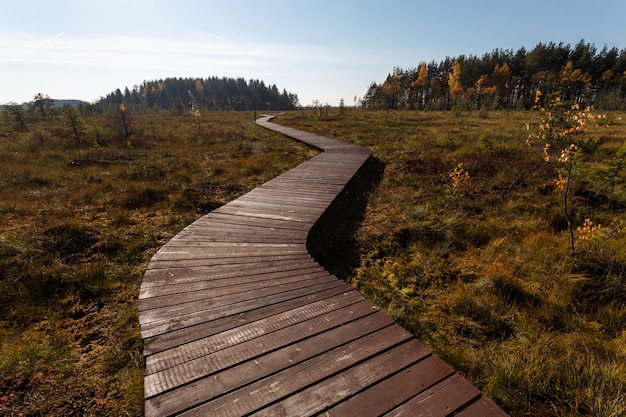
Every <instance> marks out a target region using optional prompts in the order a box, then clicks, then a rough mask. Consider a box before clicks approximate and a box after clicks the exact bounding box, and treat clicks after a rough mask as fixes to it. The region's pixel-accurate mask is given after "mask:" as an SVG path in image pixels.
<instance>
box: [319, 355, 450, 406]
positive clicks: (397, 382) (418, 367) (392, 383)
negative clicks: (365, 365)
mask: <svg viewBox="0 0 626 417" xmlns="http://www.w3.org/2000/svg"><path fill="white" fill-rule="evenodd" d="M453 373H454V370H453V369H452V368H450V367H449V366H448V365H446V364H445V363H444V362H443V361H442V360H440V359H439V358H437V357H434V356H428V357H426V358H425V359H424V360H422V361H419V362H417V363H415V364H413V365H412V366H410V367H408V368H405V369H403V370H402V371H401V372H398V373H396V374H393V375H392V376H391V377H389V378H388V379H385V380H383V381H382V382H380V383H378V384H375V385H372V386H371V387H369V388H367V389H365V390H363V391H361V392H359V393H358V395H355V396H353V397H351V398H350V399H348V400H347V401H344V402H342V403H339V404H338V405H337V406H335V407H333V408H330V409H328V410H326V412H325V415H326V416H328V417H362V416H368V415H373V416H374V415H375V416H380V415H383V414H385V413H387V412H389V411H391V410H393V409H394V408H396V407H397V406H398V404H403V403H405V402H406V401H408V400H410V399H411V398H413V397H414V396H416V395H418V394H420V393H422V392H424V391H425V390H426V389H428V388H430V387H432V386H433V385H435V384H437V383H438V382H440V381H441V380H443V379H445V378H448V377H450V376H451V375H452V374H453Z"/></svg>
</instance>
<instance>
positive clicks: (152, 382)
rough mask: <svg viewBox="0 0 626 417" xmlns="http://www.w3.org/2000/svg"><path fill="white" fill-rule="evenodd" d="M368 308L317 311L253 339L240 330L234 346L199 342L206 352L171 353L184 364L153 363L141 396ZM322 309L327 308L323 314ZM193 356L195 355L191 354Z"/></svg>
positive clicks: (341, 321) (286, 342)
mask: <svg viewBox="0 0 626 417" xmlns="http://www.w3.org/2000/svg"><path fill="white" fill-rule="evenodd" d="M369 307H370V306H369V304H368V303H365V302H360V303H357V304H356V305H350V306H348V307H344V308H341V309H339V310H332V311H329V312H327V313H326V314H322V312H319V313H318V315H317V316H314V317H311V318H305V319H303V320H301V321H297V322H294V323H292V325H289V326H287V327H281V328H278V329H276V330H272V328H267V329H265V328H263V329H262V330H257V332H256V333H255V334H254V336H252V335H248V334H247V333H246V332H245V330H242V334H243V335H247V336H248V337H249V339H245V338H243V337H242V338H241V340H237V343H236V344H234V345H228V346H224V345H220V346H219V347H218V346H215V345H211V341H210V340H209V339H208V338H207V339H202V340H200V341H198V343H200V344H204V345H205V346H206V345H211V351H210V352H208V353H200V352H190V350H189V349H185V352H184V353H183V354H182V355H181V353H180V352H174V354H173V356H172V357H171V358H174V359H177V358H179V357H181V356H185V359H186V361H185V362H182V363H174V362H168V363H164V362H163V361H159V362H155V363H154V365H155V366H154V368H157V365H161V367H158V369H159V370H158V371H155V372H153V373H151V374H148V375H146V378H145V383H146V393H145V395H146V397H148V398H149V397H152V396H154V395H157V394H160V393H162V392H164V391H169V390H171V389H174V388H176V387H178V386H181V385H185V384H188V383H190V382H192V381H195V380H198V379H201V378H206V377H208V376H210V375H213V374H215V373H217V372H220V371H223V370H224V369H227V368H230V367H232V366H234V365H236V364H238V363H241V362H245V361H248V360H251V359H254V358H259V357H261V356H265V355H267V354H268V353H269V352H272V351H275V350H277V349H280V348H282V347H285V346H289V345H291V344H293V343H297V342H299V341H302V340H304V339H307V338H309V337H313V336H315V335H317V334H320V333H323V332H324V331H327V330H329V329H332V328H335V327H338V326H341V325H343V324H345V323H347V322H350V321H353V320H355V319H358V318H362V317H364V316H367V315H369V314H373V313H372V310H371V308H369ZM326 310H328V309H325V310H324V311H326ZM268 320H269V319H268ZM268 320H266V321H268ZM260 325H261V326H262V325H263V324H262V323H260ZM233 332H237V333H236V336H237V337H239V336H241V334H240V333H238V329H233ZM221 336H222V335H221V334H220V335H217V337H216V338H220V337H221ZM224 337H225V338H228V337H229V335H228V334H226V335H224ZM220 341H221V340H220ZM193 348H194V347H193V346H190V349H193ZM213 349H215V350H213ZM193 353H196V354H195V355H193ZM187 354H190V356H189V358H187V357H186V356H187ZM151 358H154V356H150V357H148V359H151ZM161 368H162V369H161Z"/></svg>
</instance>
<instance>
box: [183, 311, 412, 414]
mask: <svg viewBox="0 0 626 417" xmlns="http://www.w3.org/2000/svg"><path fill="white" fill-rule="evenodd" d="M376 315H379V314H376ZM380 315H382V314H380ZM410 338H411V336H410V335H409V334H408V333H407V332H406V331H405V330H403V329H402V328H400V327H399V326H389V327H385V328H383V329H381V330H379V331H377V332H374V333H370V334H368V335H367V336H365V337H362V338H359V339H356V340H354V341H352V342H349V343H347V344H344V345H342V346H339V347H337V348H335V349H332V350H330V351H327V352H325V353H324V354H323V355H318V356H315V357H313V358H311V359H309V360H307V361H304V362H301V363H298V364H297V365H294V366H291V367H289V368H287V369H285V370H282V371H280V372H277V373H275V374H272V375H271V376H269V377H266V378H263V379H260V380H258V381H256V382H253V383H251V384H248V385H246V386H244V387H243V388H241V389H238V390H235V391H232V392H229V393H228V394H226V395H223V396H221V397H219V398H217V399H215V400H213V401H209V402H206V403H204V404H202V405H201V406H199V407H197V409H195V410H193V411H191V410H190V411H188V412H185V413H181V414H180V415H181V416H186V415H198V414H197V413H200V415H211V416H232V417H235V416H243V415H247V414H250V413H252V412H255V411H257V410H259V409H261V408H263V407H265V406H266V405H267V404H271V403H274V402H276V401H279V400H280V399H281V398H285V397H288V396H290V395H293V394H294V393H296V392H299V391H300V390H302V389H303V388H306V387H307V386H309V385H312V384H315V383H317V382H319V381H322V380H324V379H326V378H328V377H329V376H331V375H333V374H335V373H337V372H341V371H343V370H345V369H348V368H350V367H352V366H354V365H355V364H357V363H359V362H361V361H363V360H365V359H368V358H370V357H373V356H376V355H378V354H380V353H382V352H384V351H386V350H387V349H389V348H391V347H393V346H395V345H397V344H400V343H403V342H405V341H407V340H409V339H410ZM240 378H241V376H240Z"/></svg>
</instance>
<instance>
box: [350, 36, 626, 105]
mask: <svg viewBox="0 0 626 417" xmlns="http://www.w3.org/2000/svg"><path fill="white" fill-rule="evenodd" d="M538 91H541V92H542V93H544V94H543V97H546V96H548V95H549V94H551V93H559V94H560V95H561V97H562V98H563V99H564V100H572V101H576V102H577V103H579V104H581V105H582V106H590V105H592V106H594V107H596V108H599V109H604V110H615V109H620V110H623V109H626V49H622V50H621V51H620V50H618V49H617V48H615V47H613V48H608V47H607V46H604V48H602V49H601V50H598V48H596V47H595V45H593V44H589V43H586V42H585V41H584V40H581V41H580V42H579V43H578V44H576V45H575V46H573V47H572V46H571V45H569V44H567V45H565V44H563V43H559V44H555V43H548V44H545V43H539V44H538V45H537V46H535V47H534V48H533V49H532V50H530V51H527V50H526V49H525V48H521V49H519V50H517V51H513V50H503V49H497V50H494V51H493V52H491V53H486V54H484V55H483V56H482V57H478V56H474V55H468V56H466V55H461V56H459V57H456V58H450V57H447V58H446V59H444V60H442V61H441V62H438V63H437V62H435V61H431V62H430V63H426V62H422V63H420V64H419V66H418V67H417V68H410V69H406V70H405V69H401V68H394V70H393V72H392V73H390V74H389V75H388V76H387V78H386V80H385V81H384V82H383V83H376V82H373V83H372V84H371V85H370V86H369V88H368V90H367V93H366V94H365V96H364V98H363V100H362V105H363V106H364V107H366V108H369V109H374V110H383V109H417V110H450V109H452V108H466V109H481V108H505V109H530V108H532V107H533V106H534V105H535V97H536V94H537V92H538Z"/></svg>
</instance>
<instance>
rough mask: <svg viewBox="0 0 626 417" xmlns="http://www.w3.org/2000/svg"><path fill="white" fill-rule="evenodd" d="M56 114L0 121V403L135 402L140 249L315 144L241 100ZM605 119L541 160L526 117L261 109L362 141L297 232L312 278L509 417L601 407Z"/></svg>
mask: <svg viewBox="0 0 626 417" xmlns="http://www.w3.org/2000/svg"><path fill="white" fill-rule="evenodd" d="M340 110H341V111H340ZM71 113H72V112H67V113H65V114H59V115H58V116H57V117H56V118H55V119H53V120H46V121H41V122H38V123H32V124H31V125H29V124H26V126H19V127H18V126H9V125H0V126H1V127H0V192H1V194H2V198H1V199H0V414H2V415H7V416H12V415H15V416H18V415H24V416H44V415H45V416H127V415H130V416H139V415H142V413H143V362H142V361H143V357H142V341H141V336H140V334H139V325H138V322H137V297H138V292H139V286H140V283H141V279H142V274H143V271H144V269H145V267H146V265H147V262H148V261H149V260H150V258H151V256H152V255H153V254H154V253H155V252H156V251H157V250H158V248H159V247H160V246H161V245H163V244H164V243H166V242H167V241H168V240H169V239H170V238H171V237H173V236H174V235H175V234H176V233H177V232H178V231H180V230H181V229H182V228H184V227H185V226H187V225H188V224H189V223H191V222H192V221H194V220H195V219H197V218H198V217H199V216H201V215H203V214H205V213H207V212H209V211H211V210H212V209H214V208H216V207H219V206H220V205H222V204H224V203H226V202H228V201H230V200H232V199H234V198H236V197H238V196H240V195H242V194H244V193H245V192H247V191H249V190H251V189H253V188H254V187H256V186H258V185H260V184H262V183H263V182H265V181H267V180H269V179H270V178H273V177H275V176H277V175H278V174H280V173H282V172H284V171H286V170H288V169H290V168H291V167H294V166H296V165H297V164H299V163H300V162H302V161H304V160H306V159H308V158H310V157H311V156H313V155H315V154H316V151H315V150H313V149H310V148H307V147H305V146H303V145H301V144H298V143H295V142H293V141H290V140H288V139H286V138H284V137H282V136H281V135H278V134H276V133H272V132H269V131H267V130H264V129H263V128H261V127H258V126H256V125H255V124H254V123H253V121H252V119H253V115H252V113H251V112H206V113H202V114H195V115H188V114H185V115H182V116H177V115H171V114H145V115H141V114H137V115H132V114H131V115H129V117H130V119H129V120H123V119H122V120H120V117H119V114H116V115H109V116H104V115H95V116H82V117H80V118H79V119H77V120H78V121H77V120H74V122H72V120H71V117H72V116H71ZM122 114H123V112H122ZM621 116H622V114H621V113H609V114H606V117H605V118H603V119H601V120H597V123H595V122H594V123H592V122H589V124H588V126H586V128H585V132H584V133H583V132H581V134H582V135H583V136H584V137H585V140H583V141H581V142H580V146H577V147H576V148H575V149H574V148H571V149H569V151H568V153H567V154H562V153H561V152H560V150H559V152H557V155H556V156H555V157H552V158H548V156H547V153H550V152H551V151H552V150H551V149H546V146H545V144H544V143H541V140H540V139H541V132H542V131H544V132H545V129H542V127H541V126H542V123H544V122H545V121H544V120H542V117H543V116H542V113H541V112H539V111H536V110H533V111H519V112H505V111H492V112H487V111H473V112H468V111H447V112H427V111H374V112H372V111H365V110H358V109H344V108H342V109H334V110H333V109H330V110H329V109H326V111H324V112H319V111H314V110H313V109H304V110H299V111H292V112H287V113H285V114H282V115H280V116H279V117H278V118H276V119H275V122H276V123H279V124H283V125H286V126H290V127H295V128H297V129H301V130H305V131H310V132H315V133H319V134H322V135H325V136H329V137H333V138H337V139H341V140H345V141H349V142H353V143H355V144H357V145H360V146H363V147H366V148H368V149H370V150H371V151H372V152H373V157H372V158H371V160H370V161H369V162H368V163H367V164H366V169H364V170H363V171H362V172H361V173H360V175H359V177H358V178H356V179H355V181H353V183H351V185H350V187H349V189H348V190H347V192H346V193H344V194H343V195H342V196H340V198H339V200H338V201H337V204H336V207H333V208H331V210H330V211H329V212H328V213H327V215H326V216H325V218H324V219H323V221H322V222H321V223H320V224H319V225H318V226H317V227H316V228H315V230H314V234H313V236H311V239H310V250H311V252H312V253H313V254H314V256H315V257H316V258H317V259H318V260H320V261H321V262H322V263H323V264H324V265H326V267H327V268H328V269H329V270H330V271H331V272H333V273H334V274H336V275H337V276H339V277H340V278H342V279H345V280H346V281H347V282H349V283H351V284H352V285H353V286H354V287H356V288H357V289H359V291H360V292H361V293H362V294H363V295H365V296H366V297H367V298H369V299H370V300H372V301H373V302H374V303H376V304H377V305H379V306H380V307H381V308H382V309H383V310H384V311H386V312H387V313H388V314H389V315H390V316H391V317H393V318H394V319H395V320H396V321H398V322H399V323H400V324H402V325H403V326H404V327H405V328H406V329H408V330H410V331H411V332H412V333H413V334H415V335H416V337H417V338H418V339H419V340H421V341H422V342H423V343H425V344H426V345H428V347H430V348H431V349H432V350H433V351H434V352H435V353H436V354H437V355H439V356H440V357H441V358H442V359H444V360H445V361H446V362H447V363H449V364H450V365H451V366H452V367H454V368H455V369H456V370H458V371H459V372H460V373H462V374H463V375H464V376H465V377H466V378H467V379H468V380H469V381H470V382H472V383H473V384H474V385H476V386H477V387H479V388H480V389H481V390H482V391H483V393H484V394H485V395H487V396H489V397H490V398H492V399H493V400H494V401H495V402H496V403H497V404H498V405H500V406H501V407H502V408H503V409H505V410H506V411H507V412H509V413H510V414H511V415H513V416H554V417H556V416H564V415H568V416H570V415H571V416H613V417H617V416H623V415H625V414H626V406H625V405H624V404H626V251H625V250H624V247H625V244H626V234H625V230H624V227H625V223H624V222H625V221H626V213H625V212H624V210H625V208H626V188H625V187H626V121H623V120H621ZM74 117H76V115H75V114H74ZM557 122H558V121H557ZM126 123H128V126H126ZM555 123H556V122H555ZM76 126H78V130H75V129H73V128H74V127H76ZM127 127H128V128H129V129H128V130H127V129H126V128H127ZM131 128H132V129H131ZM544 128H545V125H544ZM535 132H539V133H535ZM529 135H530V136H531V139H533V140H530V141H529Z"/></svg>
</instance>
